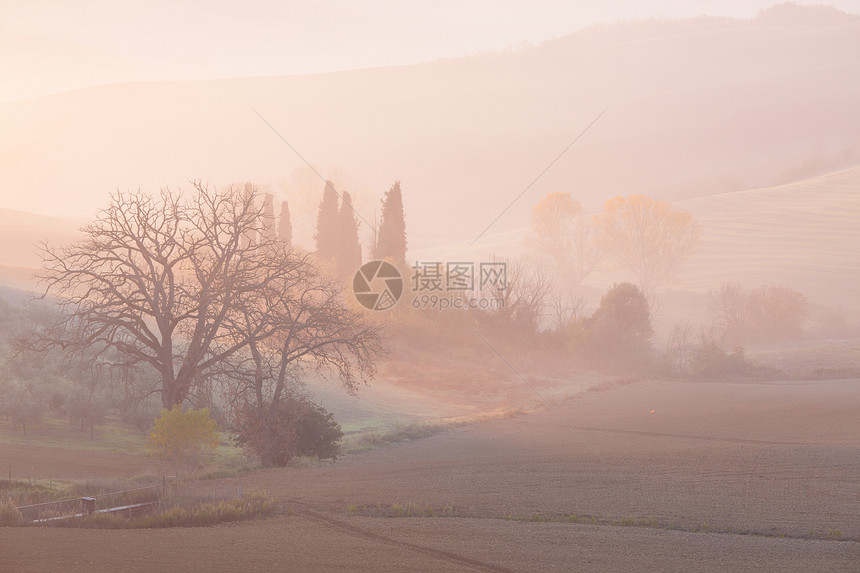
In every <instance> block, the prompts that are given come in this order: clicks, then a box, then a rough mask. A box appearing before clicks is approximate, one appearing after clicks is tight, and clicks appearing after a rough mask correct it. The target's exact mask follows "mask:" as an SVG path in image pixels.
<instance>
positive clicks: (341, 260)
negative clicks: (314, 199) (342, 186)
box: [337, 191, 361, 280]
mask: <svg viewBox="0 0 860 573" xmlns="http://www.w3.org/2000/svg"><path fill="white" fill-rule="evenodd" d="M338 218H339V222H338V229H337V242H338V248H337V276H338V278H339V279H341V280H346V279H348V278H352V276H353V275H354V274H355V271H357V270H358V268H359V267H360V266H361V244H360V243H359V242H358V220H357V219H356V218H355V213H354V212H353V207H352V197H350V195H349V193H348V192H346V191H344V192H343V197H342V199H341V205H340V214H339V215H338Z"/></svg>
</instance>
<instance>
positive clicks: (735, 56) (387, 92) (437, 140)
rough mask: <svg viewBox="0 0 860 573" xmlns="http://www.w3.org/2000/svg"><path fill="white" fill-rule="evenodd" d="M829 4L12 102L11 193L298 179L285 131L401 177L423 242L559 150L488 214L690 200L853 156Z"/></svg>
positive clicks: (2, 138) (845, 19) (48, 199)
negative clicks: (483, 51) (464, 51)
mask: <svg viewBox="0 0 860 573" xmlns="http://www.w3.org/2000/svg"><path fill="white" fill-rule="evenodd" d="M818 13H819V12H816V11H815V9H812V8H802V7H794V8H788V9H783V11H782V12H780V13H779V14H777V16H779V17H776V16H774V13H773V12H765V13H763V14H762V15H760V16H759V17H758V18H756V19H753V20H748V21H742V20H726V19H717V18H699V19H694V20H681V21H677V22H659V21H652V22H640V23H632V24H618V25H615V26H604V27H598V28H593V29H590V30H586V31H583V32H579V33H576V34H573V35H571V36H568V37H565V38H559V39H557V40H555V41H552V42H548V43H546V44H543V45H541V46H538V47H534V48H528V49H524V50H520V51H513V52H508V53H501V54H493V55H482V56H476V57H471V58H461V59H452V60H440V61H436V62H432V63H425V64H419V65H411V66H401V67H391V68H378V69H366V70H358V71H347V72H338V73H329V74H320V75H309V76H291V77H267V78H240V79H225V80H217V81H199V82H149V83H129V84H113V85H104V86H99V87H93V88H88V89H82V90H77V91H73V92H67V93H63V94H58V95H53V96H48V97H43V98H38V99H32V100H27V101H20V102H14V103H8V104H3V105H0V171H2V172H3V173H4V177H5V181H4V183H5V184H4V191H2V192H0V193H2V195H0V205H3V206H4V207H8V208H13V209H21V210H27V211H33V212H38V213H46V214H52V215H56V216H62V217H70V218H75V219H80V220H86V219H88V218H90V217H91V216H92V214H93V212H94V211H95V209H97V208H99V207H101V206H103V205H104V204H105V202H106V201H107V194H108V193H109V192H110V191H113V190H115V189H117V188H119V189H136V188H138V187H142V188H144V189H147V190H150V191H155V190H157V189H158V188H160V187H163V186H168V185H169V186H173V187H176V186H182V185H184V184H187V181H188V180H189V179H191V178H202V179H204V180H209V181H211V182H213V183H215V184H218V185H222V184H227V183H230V182H234V181H245V180H253V181H255V182H259V183H268V184H270V185H272V187H273V188H274V189H276V190H277V191H278V192H279V193H281V194H282V196H290V194H291V193H294V192H295V191H296V190H295V189H289V188H288V187H289V186H288V183H284V182H285V181H286V182H288V181H289V176H290V174H291V173H292V172H293V171H294V170H295V169H296V168H298V167H301V166H303V165H304V163H303V160H302V159H300V158H299V157H298V156H297V155H296V153H294V152H293V151H292V150H291V149H290V148H289V147H288V146H287V145H285V143H284V141H282V140H281V139H280V137H283V139H284V140H285V141H287V142H289V144H290V145H291V146H292V147H294V148H295V150H296V151H298V152H299V153H300V154H301V156H302V157H303V158H304V159H306V160H307V161H309V162H311V163H313V164H317V165H334V166H339V167H340V168H342V169H343V170H344V171H345V172H347V173H349V174H350V175H351V176H352V177H353V179H355V180H357V181H361V182H363V184H364V185H366V186H367V188H368V189H373V190H374V191H375V192H376V193H379V194H381V192H382V191H384V190H385V189H387V188H388V186H389V185H390V184H391V182H392V181H393V180H395V179H401V180H402V182H403V188H404V193H405V199H404V200H405V206H406V211H407V217H408V218H409V231H410V237H409V241H410V247H411V248H415V249H421V248H425V247H429V246H434V245H438V244H440V243H446V242H455V241H469V240H471V239H472V238H473V237H475V236H476V235H477V234H478V233H479V232H480V231H481V230H482V229H484V228H485V227H486V226H487V225H488V224H490V222H491V221H493V219H494V218H495V217H496V216H497V215H498V214H499V213H500V212H501V211H502V210H503V209H504V208H505V206H507V205H508V204H510V203H511V201H512V200H513V199H514V198H515V197H517V195H518V194H519V193H521V192H522V191H523V190H524V189H526V187H527V186H528V185H529V183H530V182H531V181H532V180H534V179H535V177H536V176H537V175H538V174H539V173H541V171H542V170H543V169H544V168H545V167H547V165H549V164H550V163H551V162H552V161H553V159H554V158H556V157H558V160H557V161H555V162H554V163H553V164H552V167H551V168H550V169H548V170H547V171H546V173H545V174H544V175H543V176H541V177H539V178H538V180H537V181H536V182H535V183H534V185H532V186H531V187H530V188H529V189H528V191H527V192H525V193H523V196H522V197H521V198H520V199H519V201H518V202H516V204H515V205H514V207H513V208H511V209H510V210H509V211H508V212H507V213H506V214H505V215H504V216H502V217H501V218H500V219H499V220H498V222H497V223H495V225H494V226H493V230H494V231H506V230H512V229H516V228H517V227H521V226H523V225H524V224H526V222H527V218H528V213H529V211H530V208H531V206H532V205H533V204H535V203H536V202H537V200H538V198H539V197H541V196H542V195H543V194H545V193H547V192H550V191H557V190H567V191H571V192H573V193H574V194H575V195H576V196H577V197H578V198H579V199H580V200H582V202H583V203H584V204H585V205H586V206H587V207H588V208H589V209H596V208H598V207H599V206H600V204H602V202H603V201H604V200H605V199H607V198H608V197H610V196H613V195H617V194H628V193H631V192H639V193H646V194H651V195H655V196H658V197H660V198H664V199H671V200H680V199H685V198H691V197H696V196H704V195H711V194H715V193H721V192H726V191H739V190H742V189H749V188H755V187H765V186H768V185H771V184H772V183H773V182H774V181H786V180H788V179H798V178H802V177H808V176H810V175H816V174H820V173H824V172H827V171H832V170H834V169H835V168H843V167H850V166H853V165H856V164H858V162H860V107H858V106H857V105H856V102H857V101H858V100H860V59H858V58H857V56H856V55H857V54H858V53H860V18H858V17H855V16H849V15H846V14H840V13H838V12H835V11H832V10H831V11H828V12H827V14H828V17H827V18H817V17H811V16H813V15H815V14H818ZM604 110H606V112H605V114H604V115H603V116H602V117H601V118H600V120H599V121H598V122H597V123H596V124H595V125H594V126H593V127H592V128H591V129H590V130H589V131H588V132H587V133H586V134H585V135H584V136H583V137H582V138H581V140H580V141H578V142H577V143H576V144H575V145H573V146H572V147H571V148H570V150H569V151H567V152H566V153H561V152H562V150H564V149H565V148H566V147H567V146H568V145H569V144H571V142H572V141H573V140H574V139H575V138H576V136H577V135H578V134H579V133H580V132H581V131H582V130H583V129H584V128H585V127H586V126H587V125H588V124H589V122H591V121H592V120H594V118H595V117H596V116H597V115H598V114H599V113H601V112H602V111H604ZM258 113H259V115H258ZM261 116H262V118H264V119H265V121H264V120H263V119H261ZM266 122H268V123H269V124H270V126H271V127H270V126H269V125H267V124H266ZM272 128H274V130H277V132H278V134H279V135H278V134H275V133H274V132H273V129H272ZM560 154H561V155H560ZM320 186H321V184H320ZM285 193H286V194H285ZM365 215H366V218H367V219H370V218H372V213H366V214H365ZM294 216H296V217H306V218H309V217H313V216H315V213H314V212H294Z"/></svg>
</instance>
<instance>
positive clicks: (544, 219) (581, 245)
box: [528, 192, 601, 286]
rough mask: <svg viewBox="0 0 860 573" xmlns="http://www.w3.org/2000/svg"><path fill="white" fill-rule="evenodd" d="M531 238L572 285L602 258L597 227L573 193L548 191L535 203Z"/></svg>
mask: <svg viewBox="0 0 860 573" xmlns="http://www.w3.org/2000/svg"><path fill="white" fill-rule="evenodd" d="M528 242H529V245H530V246H531V247H532V248H534V249H535V250H536V251H538V252H539V253H541V254H544V255H546V256H548V257H549V258H550V259H551V260H552V262H553V264H554V265H555V266H556V269H557V270H558V271H559V273H560V275H561V277H562V279H563V280H565V281H569V282H570V284H571V285H572V286H576V285H578V284H579V283H580V282H582V280H583V279H584V278H585V277H586V276H588V274H589V273H591V271H592V270H594V268H595V266H596V265H597V263H598V262H599V261H600V258H601V250H600V245H599V243H598V241H597V237H596V233H595V230H594V228H593V227H592V225H591V224H590V222H589V220H588V219H587V218H586V217H585V216H583V213H582V205H580V203H579V201H576V200H575V199H573V198H572V197H571V195H570V193H561V192H559V193H548V194H547V195H546V196H544V198H543V199H541V200H540V202H538V204H537V205H535V207H534V209H532V216H531V229H530V233H529V237H528Z"/></svg>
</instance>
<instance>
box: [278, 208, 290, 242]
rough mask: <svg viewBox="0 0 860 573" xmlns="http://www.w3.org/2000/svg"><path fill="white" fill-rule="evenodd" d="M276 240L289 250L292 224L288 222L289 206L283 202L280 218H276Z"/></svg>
mask: <svg viewBox="0 0 860 573" xmlns="http://www.w3.org/2000/svg"><path fill="white" fill-rule="evenodd" d="M278 238H279V239H280V240H281V241H283V243H284V244H285V245H286V246H287V248H288V249H289V248H290V247H291V246H292V245H293V224H292V222H291V221H290V206H289V205H287V202H286V201H284V202H282V203H281V216H280V217H278Z"/></svg>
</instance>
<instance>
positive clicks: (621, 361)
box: [586, 282, 653, 370]
mask: <svg viewBox="0 0 860 573" xmlns="http://www.w3.org/2000/svg"><path fill="white" fill-rule="evenodd" d="M587 330H588V334H587V336H588V340H587V343H586V350H587V352H588V357H589V358H590V359H592V360H593V361H594V362H596V363H597V364H599V365H601V366H604V367H607V368H609V369H612V370H618V369H624V368H629V367H636V366H641V365H643V364H644V363H646V362H647V360H648V358H649V354H650V351H651V336H652V335H653V330H652V328H651V311H650V309H649V306H648V300H647V299H646V298H645V295H644V294H642V291H640V290H639V288H638V287H636V285H634V284H631V283H628V282H623V283H619V284H616V285H614V286H613V287H612V288H611V289H609V290H608V291H607V292H606V294H604V295H603V297H602V298H601V299H600V306H599V307H598V308H597V310H596V311H594V314H593V315H592V316H591V318H589V319H588V321H587Z"/></svg>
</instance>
